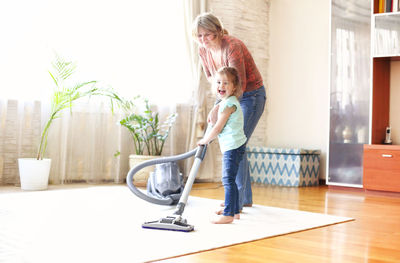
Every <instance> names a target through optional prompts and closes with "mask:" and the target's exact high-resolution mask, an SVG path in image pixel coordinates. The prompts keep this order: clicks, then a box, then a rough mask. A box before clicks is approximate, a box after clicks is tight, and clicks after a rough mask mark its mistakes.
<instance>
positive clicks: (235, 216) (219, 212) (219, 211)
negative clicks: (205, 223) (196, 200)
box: [215, 209, 240, 219]
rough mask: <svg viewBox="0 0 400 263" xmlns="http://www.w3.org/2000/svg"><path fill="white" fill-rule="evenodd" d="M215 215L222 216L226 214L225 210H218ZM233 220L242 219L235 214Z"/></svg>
mask: <svg viewBox="0 0 400 263" xmlns="http://www.w3.org/2000/svg"><path fill="white" fill-rule="evenodd" d="M215 213H216V214H217V215H222V214H223V213H224V209H220V210H217V211H215ZM233 218H234V219H240V214H235V215H234V217H233Z"/></svg>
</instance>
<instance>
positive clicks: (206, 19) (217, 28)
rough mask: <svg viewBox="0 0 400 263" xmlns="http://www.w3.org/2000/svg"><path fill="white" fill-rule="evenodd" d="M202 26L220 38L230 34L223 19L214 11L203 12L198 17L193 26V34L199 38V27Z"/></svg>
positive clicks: (195, 37)
mask: <svg viewBox="0 0 400 263" xmlns="http://www.w3.org/2000/svg"><path fill="white" fill-rule="evenodd" d="M200 27H202V28H204V29H205V30H207V31H210V32H212V33H215V34H216V35H217V37H218V38H222V37H223V36H224V35H228V30H226V29H224V27H223V25H222V23H221V21H220V20H219V19H218V17H216V16H215V15H213V14H212V13H203V14H200V15H198V16H197V17H196V19H195V20H194V22H193V26H192V36H193V38H194V39H195V40H197V35H198V34H199V28H200Z"/></svg>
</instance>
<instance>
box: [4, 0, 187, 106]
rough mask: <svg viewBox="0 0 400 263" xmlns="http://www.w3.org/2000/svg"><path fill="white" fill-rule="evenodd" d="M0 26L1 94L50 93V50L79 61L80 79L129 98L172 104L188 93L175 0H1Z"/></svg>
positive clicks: (179, 7)
mask: <svg viewBox="0 0 400 263" xmlns="http://www.w3.org/2000/svg"><path fill="white" fill-rule="evenodd" d="M5 25H7V26H5ZM0 27H1V28H2V29H1V32H2V41H1V42H0V72H1V75H2V77H1V78H0V86H1V90H2V92H1V94H2V95H1V97H2V98H5V97H6V98H21V99H34V98H35V99H42V98H44V97H46V96H48V94H49V93H50V92H51V88H52V87H53V83H52V81H51V79H50V77H49V74H48V70H49V69H50V67H51V65H50V62H51V61H52V59H53V57H54V52H57V54H59V55H60V56H61V57H63V58H66V59H70V60H73V61H75V62H77V65H78V69H77V73H76V74H75V76H77V77H78V78H79V79H80V80H98V81H100V82H101V83H102V84H103V85H109V86H111V87H113V88H114V89H115V90H117V91H119V92H121V94H123V95H124V96H127V97H133V96H136V95H138V94H141V95H143V96H144V97H146V98H148V99H149V100H150V101H151V102H154V103H162V102H164V101H165V102H167V103H171V102H184V101H187V100H188V99H189V96H190V95H191V90H190V87H191V85H190V82H191V77H190V67H189V63H190V62H189V59H188V57H187V54H188V52H187V51H186V47H185V41H184V33H183V32H184V23H183V10H182V3H181V1H163V0H154V1H132V0H113V1H109V0H85V1H82V0H69V1H65V0H36V1H31V0H14V1H6V2H4V3H2V4H0ZM6 91H7V92H6Z"/></svg>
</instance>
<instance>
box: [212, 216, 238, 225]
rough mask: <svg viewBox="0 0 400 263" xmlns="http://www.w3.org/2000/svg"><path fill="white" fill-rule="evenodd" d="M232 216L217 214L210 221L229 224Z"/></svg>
mask: <svg viewBox="0 0 400 263" xmlns="http://www.w3.org/2000/svg"><path fill="white" fill-rule="evenodd" d="M233 218H234V217H233V216H219V217H218V218H216V219H214V220H212V221H211V223H213V224H230V223H232V222H233Z"/></svg>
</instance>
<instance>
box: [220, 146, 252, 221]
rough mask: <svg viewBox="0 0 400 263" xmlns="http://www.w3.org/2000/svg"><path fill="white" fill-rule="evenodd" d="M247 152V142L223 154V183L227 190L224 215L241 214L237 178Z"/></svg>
mask: <svg viewBox="0 0 400 263" xmlns="http://www.w3.org/2000/svg"><path fill="white" fill-rule="evenodd" d="M245 152H246V144H243V145H242V146H240V147H239V148H236V149H233V150H229V151H226V152H224V153H223V155H222V184H223V185H224V190H225V208H224V212H223V215H224V216H234V215H235V214H239V192H238V187H237V185H236V182H235V179H236V175H237V173H238V169H239V163H240V162H241V160H242V159H243V157H246V156H244V155H245Z"/></svg>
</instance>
